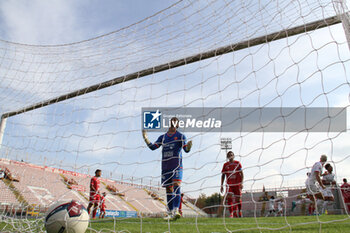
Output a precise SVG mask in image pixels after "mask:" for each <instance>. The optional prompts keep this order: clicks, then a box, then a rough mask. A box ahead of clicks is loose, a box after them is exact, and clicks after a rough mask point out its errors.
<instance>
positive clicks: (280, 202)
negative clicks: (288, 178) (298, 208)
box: [275, 197, 285, 217]
mask: <svg viewBox="0 0 350 233" xmlns="http://www.w3.org/2000/svg"><path fill="white" fill-rule="evenodd" d="M284 202H285V201H284V198H283V197H281V198H280V199H278V200H277V213H276V215H275V216H277V215H280V216H281V217H282V216H283V208H284V206H285V203H284Z"/></svg>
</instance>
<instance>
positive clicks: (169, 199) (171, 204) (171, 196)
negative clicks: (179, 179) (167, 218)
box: [166, 192, 174, 213]
mask: <svg viewBox="0 0 350 233" xmlns="http://www.w3.org/2000/svg"><path fill="white" fill-rule="evenodd" d="M166 200H167V205H168V209H169V212H170V213H171V212H172V211H173V209H174V193H172V192H171V193H167V194H166Z"/></svg>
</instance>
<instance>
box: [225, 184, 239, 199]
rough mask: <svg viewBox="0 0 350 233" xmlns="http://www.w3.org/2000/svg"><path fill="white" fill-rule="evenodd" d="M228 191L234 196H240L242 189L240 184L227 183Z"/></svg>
mask: <svg viewBox="0 0 350 233" xmlns="http://www.w3.org/2000/svg"><path fill="white" fill-rule="evenodd" d="M228 193H229V194H234V195H235V196H236V197H237V196H239V197H241V196H242V189H241V186H240V185H236V184H228Z"/></svg>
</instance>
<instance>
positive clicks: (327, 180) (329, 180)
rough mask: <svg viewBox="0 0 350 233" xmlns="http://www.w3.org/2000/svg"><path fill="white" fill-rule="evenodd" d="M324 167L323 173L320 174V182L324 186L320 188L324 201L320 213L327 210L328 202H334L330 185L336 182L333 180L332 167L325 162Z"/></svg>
mask: <svg viewBox="0 0 350 233" xmlns="http://www.w3.org/2000/svg"><path fill="white" fill-rule="evenodd" d="M324 168H325V169H326V171H325V173H323V174H322V183H323V184H324V186H325V187H326V188H325V189H323V190H322V194H323V196H324V200H325V201H324V203H323V209H322V213H325V211H326V210H327V206H328V204H331V203H333V202H334V196H333V193H332V187H333V186H334V185H335V184H336V182H335V175H334V173H332V172H333V167H332V166H331V165H330V164H329V163H327V164H326V165H325V166H324Z"/></svg>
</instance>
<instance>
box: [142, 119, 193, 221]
mask: <svg viewBox="0 0 350 233" xmlns="http://www.w3.org/2000/svg"><path fill="white" fill-rule="evenodd" d="M178 127H179V119H177V118H176V117H173V118H171V121H170V128H169V130H168V132H167V133H166V134H163V135H161V136H159V137H158V139H157V141H156V142H155V143H151V142H150V141H149V140H148V137H147V132H146V131H145V130H143V131H142V135H143V138H144V140H145V142H146V144H147V146H148V147H149V148H150V149H151V150H156V149H158V148H159V147H160V146H162V186H163V187H165V188H166V193H167V205H168V216H167V217H166V218H165V219H166V220H176V219H178V218H180V217H181V214H180V212H179V207H180V202H181V190H180V185H181V181H182V171H183V167H182V149H183V150H184V151H185V152H186V153H188V152H190V150H191V147H192V141H189V142H188V143H187V140H186V136H185V135H183V134H182V133H180V132H179V131H177V128H178Z"/></svg>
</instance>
